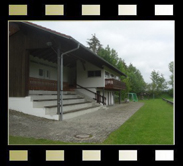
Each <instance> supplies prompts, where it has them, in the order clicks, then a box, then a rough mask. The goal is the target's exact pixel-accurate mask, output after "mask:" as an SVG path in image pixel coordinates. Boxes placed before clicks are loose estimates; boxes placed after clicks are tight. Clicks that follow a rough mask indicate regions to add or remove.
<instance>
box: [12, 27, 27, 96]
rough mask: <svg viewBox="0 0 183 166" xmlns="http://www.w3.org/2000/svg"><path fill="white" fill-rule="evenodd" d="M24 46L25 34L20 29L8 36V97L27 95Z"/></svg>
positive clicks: (25, 51) (25, 52)
mask: <svg viewBox="0 0 183 166" xmlns="http://www.w3.org/2000/svg"><path fill="white" fill-rule="evenodd" d="M10 31H11V29H10ZM25 48H26V36H25V35H24V34H23V33H22V32H21V31H20V30H19V31H18V32H16V33H15V34H12V35H11V36H10V37H9V96H10V97H24V96H27V95H28V84H27V83H28V77H29V52H28V51H27V50H26V49H25Z"/></svg>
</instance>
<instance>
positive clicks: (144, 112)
mask: <svg viewBox="0 0 183 166" xmlns="http://www.w3.org/2000/svg"><path fill="white" fill-rule="evenodd" d="M143 102H144V103H145V104H144V106H143V107H141V108H140V109H139V110H138V111H137V112H136V113H135V114H134V115H133V116H132V117H131V118H130V119H129V120H127V121H126V122H125V123H124V124H123V125H122V126H121V127H119V128H118V129H117V130H116V131H114V132H112V133H111V134H110V135H109V137H108V138H107V139H106V140H105V141H104V144H173V106H172V105H171V104H169V103H167V102H165V101H163V100H162V99H154V100H144V101H143Z"/></svg>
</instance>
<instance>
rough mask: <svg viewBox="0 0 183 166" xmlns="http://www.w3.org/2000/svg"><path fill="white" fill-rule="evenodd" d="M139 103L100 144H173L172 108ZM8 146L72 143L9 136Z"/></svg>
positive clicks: (160, 102)
mask: <svg viewBox="0 0 183 166" xmlns="http://www.w3.org/2000/svg"><path fill="white" fill-rule="evenodd" d="M140 102H144V106H143V107H141V108H140V109H139V110H138V111H137V112H136V113H135V114H134V115H133V116H132V117H131V118H130V119H129V120H127V121H126V122H125V123H124V124H123V125H122V126H121V127H119V128H118V129H117V130H115V131H114V132H112V133H111V134H110V135H109V137H108V138H107V139H106V140H105V141H104V142H103V143H102V144H123V145H124V144H125V145H126V144H127V145H128V144H134V145H137V144H140V145H141V144H151V145H152V144H153V145H154V144H173V106H172V105H170V104H169V103H167V102H165V101H163V100H162V99H154V100H153V99H152V100H143V101H140ZM9 144H73V143H65V142H60V141H51V140H45V139H34V138H24V137H15V136H10V137H9ZM82 144H85V143H82Z"/></svg>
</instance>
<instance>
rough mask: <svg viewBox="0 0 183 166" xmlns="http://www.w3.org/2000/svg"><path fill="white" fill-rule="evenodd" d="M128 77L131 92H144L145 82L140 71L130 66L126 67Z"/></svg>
mask: <svg viewBox="0 0 183 166" xmlns="http://www.w3.org/2000/svg"><path fill="white" fill-rule="evenodd" d="M127 71H128V76H129V78H130V83H131V91H132V92H134V93H137V94H140V93H142V92H144V91H145V85H146V84H145V81H144V79H143V76H142V75H141V73H140V71H139V70H138V69H137V68H136V67H134V66H133V65H132V64H130V65H129V66H128V70H127Z"/></svg>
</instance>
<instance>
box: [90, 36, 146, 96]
mask: <svg viewBox="0 0 183 166" xmlns="http://www.w3.org/2000/svg"><path fill="white" fill-rule="evenodd" d="M87 44H88V45H89V49H90V50H92V51H93V52H94V53H96V54H97V55H98V56H100V57H102V58H103V59H105V60H106V61H107V62H109V63H110V64H112V65H113V66H114V67H116V68H117V69H119V70H120V71H121V72H123V73H125V74H126V75H127V77H125V76H121V78H120V79H121V81H123V82H124V83H125V84H126V89H125V90H122V99H124V98H125V97H127V93H129V92H134V93H137V94H140V93H141V92H144V90H145V85H146V83H145V81H144V79H143V76H142V75H141V73H140V71H139V70H138V69H137V68H136V67H134V66H133V65H132V64H130V65H129V66H127V65H126V63H125V61H124V60H123V59H121V58H119V57H118V53H117V52H116V50H114V49H113V48H110V47H109V45H107V46H106V47H105V48H104V47H102V44H101V43H100V41H99V39H98V38H97V37H96V36H95V34H94V35H92V38H91V39H88V41H87Z"/></svg>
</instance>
